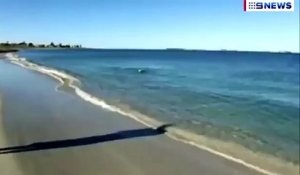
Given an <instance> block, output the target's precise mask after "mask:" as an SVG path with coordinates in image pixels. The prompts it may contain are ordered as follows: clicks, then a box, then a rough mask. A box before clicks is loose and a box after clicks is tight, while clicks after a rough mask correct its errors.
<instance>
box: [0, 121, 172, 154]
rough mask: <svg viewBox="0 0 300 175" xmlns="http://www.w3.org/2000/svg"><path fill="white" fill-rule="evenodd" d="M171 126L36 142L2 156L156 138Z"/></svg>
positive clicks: (9, 149)
mask: <svg viewBox="0 0 300 175" xmlns="http://www.w3.org/2000/svg"><path fill="white" fill-rule="evenodd" d="M169 126H171V125H169V124H167V125H162V126H160V127H158V128H156V129H153V128H143V129H135V130H128V131H120V132H116V133H111V134H106V135H99V136H91V137H82V138H76V139H67V140H57V141H48V142H36V143H32V144H29V145H23V146H15V147H7V148H0V154H9V153H20V152H28V151H38V150H48V149H58V148H67V147H75V146H84V145H91V144H97V143H102V142H109V141H115V140H123V139H130V138H137V137H147V136H155V135H160V134H164V133H165V132H166V128H167V127H169Z"/></svg>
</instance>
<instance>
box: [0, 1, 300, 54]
mask: <svg viewBox="0 0 300 175" xmlns="http://www.w3.org/2000/svg"><path fill="white" fill-rule="evenodd" d="M295 3H296V9H295V12H267V13H264V12H244V11H243V0H0V42H6V41H10V42H22V41H28V42H33V43H50V42H52V41H53V42H55V43H63V44H81V45H82V46H84V47H92V48H141V49H165V48H184V49H205V50H220V49H226V50H246V51H275V52H277V51H292V52H299V0H295Z"/></svg>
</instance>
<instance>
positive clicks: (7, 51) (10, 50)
mask: <svg viewBox="0 0 300 175" xmlns="http://www.w3.org/2000/svg"><path fill="white" fill-rule="evenodd" d="M18 51H19V50H18V49H0V54H1V53H10V52H18Z"/></svg>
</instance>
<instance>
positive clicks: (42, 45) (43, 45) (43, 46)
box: [38, 44, 46, 48]
mask: <svg viewBox="0 0 300 175" xmlns="http://www.w3.org/2000/svg"><path fill="white" fill-rule="evenodd" d="M38 47H40V48H45V47H46V46H45V44H40V45H38Z"/></svg>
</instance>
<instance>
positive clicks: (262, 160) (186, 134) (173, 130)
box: [6, 53, 299, 175]
mask: <svg viewBox="0 0 300 175" xmlns="http://www.w3.org/2000/svg"><path fill="white" fill-rule="evenodd" d="M6 58H7V59H8V60H9V61H10V62H11V63H13V64H16V65H18V66H21V67H23V68H26V69H30V70H33V71H37V72H40V73H43V74H46V75H48V76H50V77H52V78H54V79H56V80H58V81H59V82H60V84H59V85H58V86H57V87H56V88H59V87H60V86H67V87H69V88H71V89H72V90H74V92H75V93H76V95H78V96H79V97H80V98H81V99H83V100H84V101H86V102H89V103H92V104H93V105H96V106H99V107H101V108H103V109H105V110H108V111H111V112H116V113H119V114H121V115H123V116H127V117H129V118H131V119H134V120H136V121H138V122H139V123H142V124H144V125H146V126H148V127H152V128H156V127H158V126H161V125H162V124H163V123H162V122H160V121H158V120H155V119H153V118H151V117H149V116H146V115H144V114H142V113H140V112H137V111H134V110H132V109H129V108H128V109H122V108H119V107H117V106H113V105H110V104H108V103H107V102H105V100H102V99H100V98H98V97H95V96H93V95H91V94H89V93H88V92H86V91H84V90H82V89H81V88H80V85H81V82H80V80H79V79H77V78H75V77H74V76H72V75H70V74H67V73H65V72H63V71H59V70H56V69H52V68H49V67H46V66H42V65H38V64H35V63H33V62H29V61H27V60H26V58H22V57H19V56H18V55H17V54H13V53H8V54H6ZM166 130H167V132H166V135H167V136H168V137H169V138H172V139H174V140H176V141H179V142H182V143H186V144H189V145H192V146H194V147H197V148H199V149H201V150H205V151H208V152H210V153H213V154H215V155H218V156H220V157H223V158H225V159H227V160H230V161H233V162H236V163H238V164H241V165H243V166H245V167H248V168H250V169H252V170H255V171H258V172H260V173H262V174H266V175H278V174H295V175H296V174H297V175H298V174H299V165H296V164H293V163H291V162H286V161H283V160H281V159H279V158H277V157H274V156H271V155H268V154H264V153H260V152H253V151H251V150H249V149H247V148H245V147H243V146H242V145H239V144H236V143H233V142H224V141H221V140H217V139H214V138H210V137H207V136H204V135H199V134H195V133H193V132H191V131H189V130H186V129H182V128H179V127H176V126H172V127H169V128H167V129H166Z"/></svg>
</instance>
